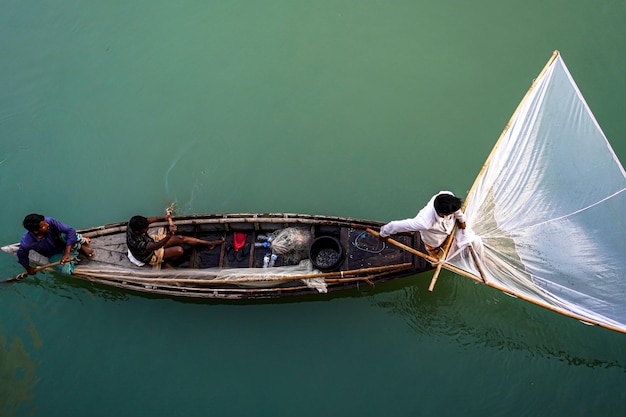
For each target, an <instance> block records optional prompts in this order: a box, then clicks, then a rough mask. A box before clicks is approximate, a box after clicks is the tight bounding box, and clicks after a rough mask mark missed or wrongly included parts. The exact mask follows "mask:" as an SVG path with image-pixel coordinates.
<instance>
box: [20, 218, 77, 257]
mask: <svg viewBox="0 0 626 417" xmlns="http://www.w3.org/2000/svg"><path fill="white" fill-rule="evenodd" d="M45 220H46V223H48V224H49V225H50V228H49V229H48V231H47V232H46V234H45V235H44V236H43V237H41V238H38V237H37V236H35V234H34V233H33V232H30V231H27V232H26V233H24V235H23V236H22V240H20V247H19V249H18V250H17V260H18V262H19V263H20V265H22V266H23V267H24V268H28V266H29V261H28V254H29V253H30V251H31V250H34V251H35V252H37V253H39V254H41V255H43V256H46V257H50V256H52V255H56V254H58V253H63V252H65V248H66V247H68V246H74V244H75V243H76V230H75V229H74V228H72V227H70V226H68V225H66V224H63V223H61V222H60V221H58V220H55V219H53V218H52V217H45ZM61 233H65V235H66V236H67V239H66V240H65V241H64V240H63V238H62V237H61Z"/></svg>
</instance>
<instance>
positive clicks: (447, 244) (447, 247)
mask: <svg viewBox="0 0 626 417" xmlns="http://www.w3.org/2000/svg"><path fill="white" fill-rule="evenodd" d="M558 56H559V51H556V50H555V51H554V52H553V53H552V56H551V57H550V59H549V60H548V62H547V63H546V65H545V66H544V67H543V69H542V70H541V72H540V73H539V75H538V76H537V78H535V79H534V80H533V82H532V84H531V86H530V88H529V89H528V91H526V94H525V95H524V97H523V98H522V101H520V103H519V104H518V105H517V107H516V108H515V111H514V112H513V114H512V115H511V118H510V119H509V121H508V123H507V124H506V126H505V127H504V129H503V130H502V133H500V137H499V138H498V140H497V141H496V144H495V145H494V147H493V148H492V149H491V152H490V153H489V156H488V157H487V160H486V161H485V163H484V164H483V166H482V168H481V169H480V171H479V172H478V175H477V176H476V179H475V180H474V183H473V184H472V187H471V188H470V190H469V192H468V193H467V197H465V201H464V202H463V208H462V210H463V212H465V208H466V207H467V204H468V202H469V201H470V199H471V197H473V194H474V192H475V191H476V188H477V187H478V183H479V182H480V179H481V178H482V176H483V175H484V174H485V170H486V169H487V167H488V166H489V163H490V162H491V159H492V158H493V155H495V153H496V150H497V149H498V148H499V147H500V144H501V142H502V140H503V139H504V136H505V135H506V133H507V132H508V131H509V129H510V128H511V125H512V124H513V121H514V120H515V118H516V117H517V114H518V113H519V111H520V109H521V108H522V106H523V104H524V103H525V102H526V100H527V99H528V96H529V95H530V93H531V92H532V91H533V90H534V88H535V86H536V85H537V81H538V80H539V79H541V77H543V75H544V74H545V73H546V71H547V70H548V68H549V67H550V65H552V63H553V62H554V60H555V59H556V58H557V57H558ZM455 232H456V225H455V227H454V228H453V229H452V232H450V235H449V236H448V239H446V242H445V243H444V246H443V250H444V258H445V257H446V256H448V252H449V250H450V246H451V245H452V240H453V238H454V234H455ZM475 256H476V254H475V253H473V254H472V257H473V258H474V261H475V262H476V257H475ZM476 267H477V268H478V270H479V271H481V273H482V269H481V268H480V265H478V263H476ZM439 272H441V264H439V265H437V267H436V269H435V273H434V274H433V278H432V280H431V282H430V286H429V287H428V290H429V291H432V290H433V288H434V287H435V283H436V282H437V278H438V277H439ZM483 280H484V275H483ZM485 282H486V281H485Z"/></svg>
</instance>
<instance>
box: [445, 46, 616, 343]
mask: <svg viewBox="0 0 626 417" xmlns="http://www.w3.org/2000/svg"><path fill="white" fill-rule="evenodd" d="M624 207H626V174H625V172H624V168H623V167H622V165H621V163H620V161H619V160H618V158H617V156H616V155H615V153H614V152H613V150H612V148H611V146H610V144H609V142H608V140H607V139H606V137H605V136H604V133H603V132H602V130H601V128H600V126H599V125H598V123H597V121H596V119H595V118H594V116H593V114H592V113H591V110H590V109H589V107H588V105H587V103H586V102H585V100H584V98H583V96H582V94H581V93H580V91H579V90H578V87H577V86H576V84H575V83H574V80H573V78H572V76H571V75H570V73H569V71H568V70H567V67H566V66H565V63H564V62H563V60H562V58H561V57H560V56H557V57H556V59H555V60H554V61H553V62H552V63H551V64H550V65H549V66H548V67H546V70H545V72H544V73H543V74H542V76H540V77H539V78H538V79H537V81H536V83H535V84H534V86H533V88H532V89H531V90H530V91H529V93H528V95H527V96H526V98H525V99H524V100H523V101H522V103H521V104H520V107H519V108H518V110H517V111H516V113H515V115H514V117H513V118H512V119H511V124H510V128H508V129H507V130H506V132H505V133H504V134H503V136H502V138H501V139H500V140H499V141H498V144H497V145H496V147H495V148H494V151H493V152H492V154H491V155H490V157H489V159H488V163H487V164H486V165H485V169H484V170H483V172H481V175H479V177H478V178H477V179H476V183H475V184H474V187H473V194H470V196H469V197H468V206H467V208H466V210H465V214H466V217H467V223H468V225H470V226H471V227H472V229H473V230H474V232H475V233H476V234H477V235H478V236H479V237H480V240H481V242H482V251H481V254H482V256H481V258H480V260H481V263H482V267H483V269H484V273H485V276H486V278H487V282H488V284H491V285H493V286H496V287H497V288H500V289H504V290H506V291H507V292H510V293H512V294H515V295H517V296H519V297H522V298H524V299H526V300H529V301H531V302H534V303H536V304H539V305H542V306H544V307H547V308H549V309H552V310H555V311H559V312H561V313H563V314H566V315H570V316H572V317H577V318H581V319H582V320H584V321H588V322H591V323H595V324H600V325H604V326H605V327H610V328H613V329H614V330H618V331H623V332H626V303H624V294H626V256H624V254H626V239H624V229H623V227H624V224H626V211H624ZM448 262H449V263H451V264H452V265H454V266H457V267H459V268H461V269H463V270H465V271H468V272H470V273H472V274H474V275H476V276H478V275H479V271H478V270H477V268H476V266H475V264H474V262H473V261H472V259H471V258H470V257H468V256H467V254H466V253H464V254H459V255H456V256H454V257H453V258H452V259H449V260H448Z"/></svg>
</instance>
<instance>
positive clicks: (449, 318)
mask: <svg viewBox="0 0 626 417" xmlns="http://www.w3.org/2000/svg"><path fill="white" fill-rule="evenodd" d="M423 275H428V274H423ZM429 281H430V276H428V277H426V279H425V278H422V279H420V280H419V281H418V283H417V284H416V285H409V286H405V287H403V288H400V289H398V290H397V291H394V292H391V293H386V294H382V295H377V296H375V297H373V298H372V299H373V300H374V303H375V305H377V306H379V307H383V308H384V309H385V310H387V311H388V312H390V313H392V314H395V315H398V316H401V317H402V318H403V319H404V320H405V321H406V323H407V325H408V326H409V327H410V328H411V329H412V330H413V331H414V332H415V333H417V334H418V335H423V336H427V337H429V338H432V337H444V338H446V339H451V340H453V341H454V343H455V344H456V345H457V346H459V347H462V348H463V349H465V350H468V351H475V350H476V349H478V351H480V348H485V347H487V348H490V349H495V350H498V351H504V352H511V351H522V352H527V353H529V354H530V355H531V357H532V358H537V359H542V358H543V359H546V358H548V359H549V358H555V359H556V360H558V361H559V362H563V363H566V364H568V365H575V366H586V367H589V368H618V369H621V370H622V371H624V372H626V364H625V363H624V360H623V359H616V358H622V357H623V353H620V352H619V350H617V349H618V348H616V347H615V346H621V345H616V344H615V343H610V340H616V339H619V338H621V337H623V335H622V334H620V333H617V332H612V331H609V330H606V329H600V328H595V327H593V326H586V325H583V324H581V323H579V322H578V321H576V320H572V319H570V318H567V317H563V316H560V315H558V314H557V313H553V312H550V311H548V310H545V309H543V308H541V307H537V306H534V305H532V304H529V303H526V302H525V301H522V300H518V299H515V298H512V297H509V296H507V295H505V294H503V293H500V292H498V291H496V290H493V289H490V288H487V287H485V286H483V285H481V284H477V283H473V282H469V281H466V280H465V279H464V278H462V277H457V276H454V275H452V274H447V275H446V276H445V277H444V274H442V278H440V279H439V281H438V282H437V287H435V291H434V292H432V293H431V292H429V291H428V289H427V287H428V283H429ZM589 352H593V353H594V356H589Z"/></svg>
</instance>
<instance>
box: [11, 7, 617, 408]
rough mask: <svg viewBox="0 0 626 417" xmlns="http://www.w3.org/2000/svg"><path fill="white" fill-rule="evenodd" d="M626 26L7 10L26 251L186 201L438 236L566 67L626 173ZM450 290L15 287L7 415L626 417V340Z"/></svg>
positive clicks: (186, 205) (457, 287)
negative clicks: (539, 87) (499, 144)
mask: <svg viewBox="0 0 626 417" xmlns="http://www.w3.org/2000/svg"><path fill="white" fill-rule="evenodd" d="M625 6H626V3H625V2H624V1H603V2H600V3H598V2H595V3H593V2H571V1H565V0H541V1H539V0H529V1H525V2H521V1H490V0H478V1H475V2H466V1H459V0H452V1H446V2H443V1H400V0H398V1H377V0H360V1H357V0H334V1H327V0H320V1H316V2H306V1H300V0H290V1H285V0H268V1H259V2H245V1H239V0H230V1H221V0H219V1H213V0H211V1H197V0H181V1H178V2H162V1H150V2H148V1H145V0H135V1H132V2H122V1H108V2H96V3H88V4H87V3H85V2H75V1H68V0H59V1H57V2H51V3H45V2H39V1H33V0H22V1H20V2H14V1H8V0H0V23H1V24H0V38H1V39H3V41H2V42H0V53H1V56H2V61H1V62H2V64H1V65H0V85H1V88H0V173H1V175H0V192H1V195H2V197H3V208H2V214H3V215H2V229H1V231H0V244H2V245H4V244H9V243H12V242H15V241H17V240H19V237H20V236H21V234H22V233H23V229H22V227H21V220H22V219H23V217H24V215H25V214H28V213H30V212H39V213H42V214H45V215H50V216H53V217H56V218H58V219H59V220H61V221H64V222H66V223H69V224H72V225H74V226H75V227H78V228H81V227H88V226H95V225H99V224H105V223H111V222H116V221H122V220H126V219H128V218H130V217H131V216H132V215H134V214H144V215H148V216H151V215H161V214H162V213H163V212H164V209H165V207H166V206H167V205H168V204H169V203H171V202H176V203H177V205H178V207H179V212H183V213H202V212H264V211H271V212H295V213H310V214H327V215H338V216H351V217H359V218H367V219H374V220H381V221H387V220H392V219H398V218H405V217H409V216H413V215H414V214H415V213H416V212H417V210H418V209H419V208H420V207H421V206H422V205H423V204H424V203H425V202H426V201H427V200H428V198H430V196H431V195H432V194H434V193H435V192H437V191H439V190H446V189H447V190H451V191H454V192H455V193H456V194H457V195H459V196H465V195H466V193H467V191H468V190H469V188H470V187H471V185H472V182H473V180H474V178H475V177H476V175H477V173H478V171H479V170H480V168H481V166H482V164H483V162H484V161H485V159H486V157H487V155H488V154H489V151H490V150H491V148H492V146H493V145H494V144H495V142H496V140H497V138H498V136H499V134H500V132H501V131H502V129H503V128H504V126H505V124H506V122H507V121H508V119H509V117H510V115H511V114H512V112H513V110H514V109H515V107H516V106H517V104H518V102H519V100H520V99H521V98H522V96H523V95H524V93H525V92H526V89H527V88H528V86H529V85H530V83H531V82H532V80H533V78H534V77H535V76H536V75H537V74H538V73H539V71H540V70H541V68H542V67H543V65H544V64H545V63H546V62H547V60H548V59H549V57H550V55H551V54H552V51H553V50H554V49H559V50H560V51H561V53H562V55H563V57H564V59H565V62H566V63H567V65H568V67H569V69H570V71H571V72H572V75H573V76H574V78H575V79H576V81H577V83H578V85H579V87H580V89H581V91H582V93H583V94H584V95H585V97H586V99H587V101H588V103H589V105H590V106H591V108H592V110H593V111H594V113H595V115H596V117H597V119H598V121H599V123H600V125H601V126H602V127H603V129H604V131H605V133H606V135H607V137H608V138H609V140H610V141H611V143H612V145H613V147H614V149H615V151H616V153H617V155H618V156H619V157H620V158H621V159H622V160H626V140H625V139H624V135H623V132H624V131H626V121H625V119H624V117H623V115H624V113H626V111H625V110H626V108H625V105H624V97H626V83H624V81H623V74H625V73H626V57H625V55H624V54H623V51H624V50H626V41H625V39H626V38H624V25H625V24H626V7H625ZM580 151H581V152H584V149H581V150H580ZM621 226H623V225H620V227H621ZM590 256H593V254H590ZM0 271H2V275H3V277H6V278H8V277H11V276H14V275H16V274H18V273H19V272H21V267H19V265H17V264H16V262H15V260H14V259H13V258H11V257H10V256H8V255H2V256H0ZM431 275H432V274H430V273H426V274H420V275H416V276H413V277H409V278H407V279H405V280H401V281H396V282H392V283H388V284H384V285H378V286H376V287H375V288H362V289H360V290H358V291H351V292H347V293H345V294H341V295H332V296H322V297H320V298H299V299H293V300H286V301H270V302H256V303H251V302H239V303H228V302H211V301H204V302H194V301H188V300H187V301H181V300H172V299H168V298H161V297H150V296H145V295H139V294H134V293H128V292H124V291H121V290H113V289H107V288H103V287H99V286H95V285H91V284H88V283H84V282H81V281H77V280H72V279H66V278H62V277H60V276H58V275H55V274H51V273H40V274H38V275H37V276H36V277H29V278H28V279H26V280H23V281H21V282H19V283H17V284H12V285H6V286H3V287H2V288H0V298H1V302H0V381H1V382H0V415H2V416H46V417H48V416H91V417H95V416H137V415H145V416H153V417H156V416H168V417H169V416H209V415H210V416H294V415H298V416H434V415H437V416H592V415H593V416H605V417H606V416H625V415H626V409H625V408H624V404H626V389H625V387H626V347H625V346H626V344H625V341H626V335H623V334H619V333H616V332H612V331H609V330H605V329H600V328H596V327H589V326H586V325H583V324H581V323H579V322H577V321H575V320H572V319H569V318H566V317H562V316H560V315H557V314H555V313H552V312H549V311H547V310H544V309H542V308H540V307H536V306H534V305H531V304H528V303H526V302H524V301H521V300H517V299H514V298H510V297H508V296H506V295H504V294H501V293H499V292H497V291H496V290H493V289H490V288H486V287H484V286H482V285H480V284H475V283H474V282H472V281H470V280H467V279H465V278H462V277H459V276H456V275H454V274H451V273H447V272H444V273H442V275H441V276H440V278H439V280H438V282H437V286H436V287H435V291H434V292H432V293H431V292H428V291H427V288H428V284H429V282H430V278H431Z"/></svg>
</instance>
